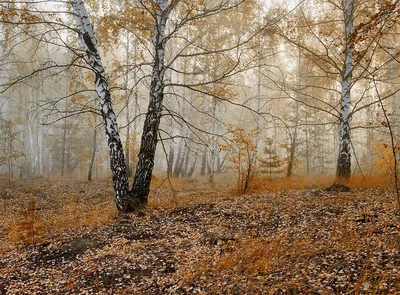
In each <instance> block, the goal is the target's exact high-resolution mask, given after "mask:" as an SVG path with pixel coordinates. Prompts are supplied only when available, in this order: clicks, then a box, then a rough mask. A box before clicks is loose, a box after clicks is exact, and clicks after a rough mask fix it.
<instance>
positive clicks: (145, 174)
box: [131, 0, 179, 207]
mask: <svg viewBox="0 0 400 295" xmlns="http://www.w3.org/2000/svg"><path fill="white" fill-rule="evenodd" d="M178 3H179V0H173V1H171V3H170V4H169V5H168V3H167V0H157V2H156V5H155V12H154V19H155V29H154V35H153V37H152V42H153V50H154V52H153V70H152V75H151V84H150V97H149V106H148V109H147V114H146V118H145V121H144V125H143V133H142V140H141V143H140V149H139V155H138V164H137V168H136V173H135V178H134V180H133V185H132V191H131V194H132V195H133V196H134V198H133V199H135V200H138V201H139V202H140V203H142V204H146V203H147V200H148V196H149V192H150V183H151V177H152V172H153V168H154V158H155V154H156V148H157V142H158V131H159V125H160V119H161V114H162V107H163V99H164V87H165V85H164V76H165V71H166V69H167V67H166V66H165V62H164V58H165V47H166V43H167V38H166V25H167V21H168V18H169V15H170V13H171V11H172V10H173V9H174V7H175V6H176V5H177V4H178ZM132 206H133V207H134V206H135V204H132Z"/></svg>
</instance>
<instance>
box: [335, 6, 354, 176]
mask: <svg viewBox="0 0 400 295" xmlns="http://www.w3.org/2000/svg"><path fill="white" fill-rule="evenodd" d="M353 14H354V0H347V1H346V4H345V7H344V21H345V38H346V40H345V51H344V52H345V61H344V66H343V72H342V90H341V101H340V102H341V109H340V129H339V130H340V131H339V132H340V134H339V155H338V160H337V168H336V177H337V178H338V179H348V178H350V176H351V150H350V148H351V142H350V119H351V112H350V104H351V96H350V92H351V87H352V75H353V68H354V65H353V62H354V57H353V48H352V45H351V44H350V43H351V37H352V34H353V31H354V19H353Z"/></svg>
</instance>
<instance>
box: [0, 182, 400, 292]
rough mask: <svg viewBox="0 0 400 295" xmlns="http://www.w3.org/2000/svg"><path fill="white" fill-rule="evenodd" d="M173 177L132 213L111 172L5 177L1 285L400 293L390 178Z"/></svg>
mask: <svg viewBox="0 0 400 295" xmlns="http://www.w3.org/2000/svg"><path fill="white" fill-rule="evenodd" d="M262 181H265V180H262ZM262 181H261V183H262ZM171 184H172V185H173V187H174V193H172V192H171V190H170V183H169V182H163V181H162V180H161V179H156V181H155V182H154V185H153V188H152V193H151V197H150V202H149V207H148V208H147V209H146V210H145V211H144V212H143V213H141V214H137V213H136V214H131V215H125V216H117V213H116V211H115V205H114V201H113V197H112V186H111V184H110V183H109V180H107V181H95V182H93V183H87V182H85V181H79V180H77V179H69V180H67V181H63V182H59V181H47V180H41V181H36V182H24V183H20V184H18V185H17V184H16V185H15V186H14V187H12V188H2V191H1V192H2V193H1V195H0V197H1V201H2V203H1V204H2V209H3V210H2V211H1V216H0V217H1V219H0V227H1V230H0V244H1V245H2V246H1V248H2V253H1V255H0V272H1V273H2V276H0V294H32V292H36V293H37V294H146V295H151V294H228V295H229V294H232V295H233V294H321V295H322V294H399V293H400V253H399V251H400V214H399V212H398V210H397V208H396V207H395V199H394V194H393V192H392V191H390V190H388V189H386V187H387V186H386V185H388V184H390V182H388V184H385V183H384V182H381V183H379V181H378V180H377V179H374V178H370V179H368V178H367V179H361V178H355V179H354V180H352V182H350V183H348V185H349V186H351V187H352V192H327V191H325V190H324V188H325V187H326V186H328V185H329V184H332V179H328V178H320V179H318V180H316V179H305V178H301V177H299V178H294V179H293V182H292V183H291V182H289V181H287V180H286V179H276V180H275V181H272V182H268V184H269V185H268V186H265V187H264V189H263V191H261V188H259V189H260V190H259V191H257V192H254V193H253V194H251V195H243V196H237V195H233V194H229V193H227V191H229V190H230V189H231V188H232V185H229V184H227V183H226V182H219V183H216V184H214V185H208V184H207V183H206V182H204V181H201V180H200V181H196V180H171ZM366 184H371V185H372V186H373V187H374V188H373V189H371V188H369V189H366V188H364V186H365V185H366ZM273 186H274V187H273Z"/></svg>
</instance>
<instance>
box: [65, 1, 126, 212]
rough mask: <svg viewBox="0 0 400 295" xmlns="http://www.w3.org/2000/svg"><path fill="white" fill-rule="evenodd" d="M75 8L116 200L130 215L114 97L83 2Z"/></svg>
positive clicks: (119, 207)
mask: <svg viewBox="0 0 400 295" xmlns="http://www.w3.org/2000/svg"><path fill="white" fill-rule="evenodd" d="M72 8H73V14H74V19H75V22H76V26H77V31H78V34H79V39H80V42H81V45H82V47H83V49H84V51H85V52H86V54H87V56H88V59H89V62H90V65H91V66H92V68H93V71H94V78H95V85H96V92H97V95H98V97H99V102H100V108H101V114H102V117H103V123H104V127H105V133H106V139H107V144H108V149H109V155H110V168H111V173H112V179H113V183H114V197H115V201H116V205H117V208H118V210H119V211H122V212H124V211H127V209H128V207H129V204H130V203H131V202H129V199H130V198H129V195H128V193H129V182H128V176H127V173H126V171H127V170H126V165H125V157H124V152H123V148H122V142H121V138H120V136H119V133H118V125H117V117H116V115H115V112H114V110H113V108H112V104H111V94H110V89H109V87H108V82H107V78H106V74H105V70H104V67H103V64H102V61H101V57H100V54H99V51H98V47H97V40H96V37H95V35H94V31H93V25H92V23H91V21H90V18H89V16H88V14H87V11H86V8H85V3H84V1H83V0H73V1H72Z"/></svg>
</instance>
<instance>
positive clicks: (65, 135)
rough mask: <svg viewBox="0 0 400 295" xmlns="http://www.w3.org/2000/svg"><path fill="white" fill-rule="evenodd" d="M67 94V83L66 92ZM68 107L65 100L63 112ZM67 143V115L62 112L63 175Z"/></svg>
mask: <svg viewBox="0 0 400 295" xmlns="http://www.w3.org/2000/svg"><path fill="white" fill-rule="evenodd" d="M66 95H67V96H68V84H67V93H66ZM67 109H68V101H67V100H65V112H67ZM66 144H67V116H66V113H65V114H64V124H63V138H62V151H61V153H62V154H61V176H64V172H65V149H66Z"/></svg>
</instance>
